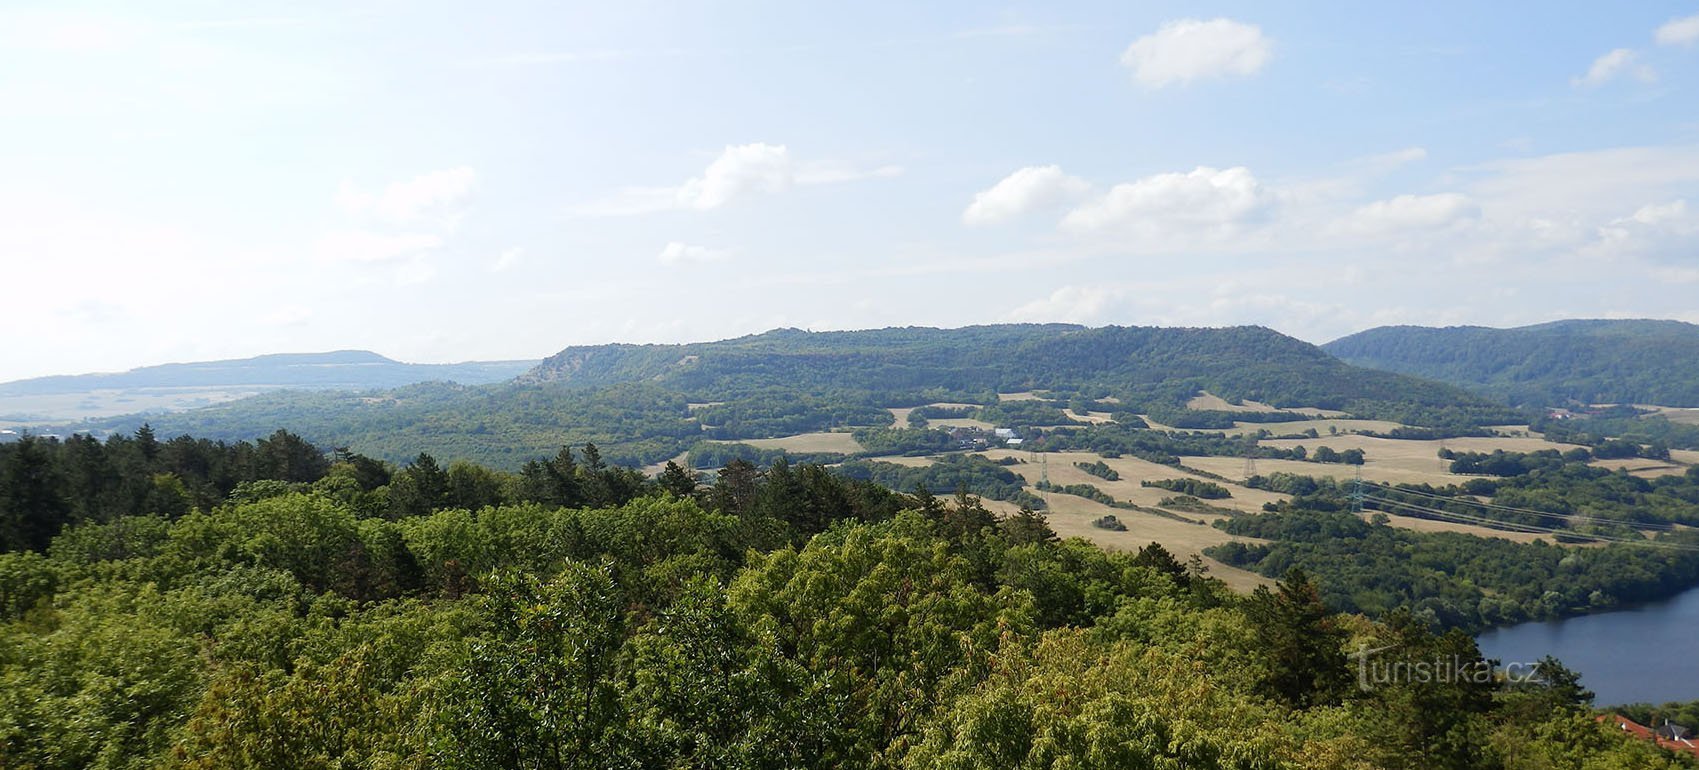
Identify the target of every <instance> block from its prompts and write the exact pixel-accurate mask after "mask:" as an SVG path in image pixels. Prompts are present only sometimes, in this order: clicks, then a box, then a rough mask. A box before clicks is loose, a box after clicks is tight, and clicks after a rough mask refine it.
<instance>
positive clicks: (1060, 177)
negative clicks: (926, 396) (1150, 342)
mask: <svg viewBox="0 0 1699 770" xmlns="http://www.w3.org/2000/svg"><path fill="white" fill-rule="evenodd" d="M0 308H3V309H4V310H5V311H6V313H5V317H6V322H5V323H4V324H0V380H10V379H16V378H22V377H30V376H38V375H46V374H60V373H79V372H89V371H113V370H121V369H126V368H130V367H133V366H139V365H146V364H156V363H164V362H169V361H192V360H206V359H214V358H228V357H240V356H249V355H256V354H261V353H272V352H305V351H319V350H334V349H354V348H358V349H370V350H375V351H378V352H380V353H383V354H385V355H389V356H391V357H394V358H397V359H401V360H407V361H417V362H447V361H463V360H479V359H512V358H533V357H542V356H545V355H548V354H550V353H553V352H555V351H556V350H559V349H560V348H562V347H564V346H567V345H573V344H594V343H603V342H615V341H621V342H681V341H692V340H709V339H719V338H725V337H731V336H737V335H742V334H749V333H756V332H760V331H764V330H767V329H772V328H777V327H798V328H807V329H813V330H830V329H855V328H872V327H883V326H906V325H927V326H960V325H966V324H978V323H1000V322H1014V321H1069V322H1077V323H1086V324H1092V325H1101V324H1139V325H1185V326H1222V325H1232V324H1260V325H1265V326H1269V327H1272V328H1274V329H1277V330H1279V331H1282V332H1285V333H1287V334H1291V335H1294V336H1297V337H1300V338H1302V339H1305V340H1309V341H1312V342H1318V343H1319V342H1324V341H1327V340H1329V339H1333V338H1335V337H1338V336H1342V335H1344V334H1348V333H1351V332H1354V331H1358V330H1361V329H1364V328H1369V327H1373V326H1379V325H1384V324H1394V323H1409V324H1423V325H1454V324H1485V325H1493V326H1508V325H1519V324H1526V323H1536V322H1541V321H1548V320H1553V319H1557V318H1566V317H1658V318H1678V319H1683V320H1688V321H1694V322H1699V3H1695V2H1694V1H1693V0H1687V1H1686V2H1685V3H1660V2H1637V3H1617V4H1600V3H1580V2H1575V3H1560V2H1539V3H1532V2H1530V3H1446V2H1436V3H1422V4H1363V3H1356V2H1339V3H1321V2H1311V3H1301V4H1300V3H1272V2H1246V3H1231V2H1229V3H1195V2H1194V3H1160V2H1149V3H1144V2H1126V1H1125V0H1121V1H1120V2H1106V3H1031V4H1021V3H1014V4H991V5H985V4H974V3H952V2H939V3H908V2H902V3H895V2H884V1H882V0H869V1H867V2H858V3H835V4H826V3H795V2H718V1H714V0H701V1H696V0H689V1H685V2H676V3H652V2H644V1H643V0H626V1H624V2H619V3H594V4H591V3H578V2H545V3H507V2H484V3H476V4H472V3H463V2H440V3H436V2H389V1H380V2H373V1H371V0H339V1H338V2H326V3H314V2H288V3H275V4H267V3H262V2H251V1H244V2H240V3H236V2H229V3H224V2H210V1H209V2H175V1H174V0H158V1H155V2H148V3H134V2H111V3H77V2H52V3H43V4H39V5H31V4H28V3H21V4H20V3H18V2H13V1H12V0H4V1H3V2H0Z"/></svg>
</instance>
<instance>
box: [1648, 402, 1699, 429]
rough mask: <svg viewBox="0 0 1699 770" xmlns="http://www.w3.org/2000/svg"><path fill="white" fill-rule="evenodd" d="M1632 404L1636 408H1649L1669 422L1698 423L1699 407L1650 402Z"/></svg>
mask: <svg viewBox="0 0 1699 770" xmlns="http://www.w3.org/2000/svg"><path fill="white" fill-rule="evenodd" d="M1634 406H1635V408H1638V409H1649V410H1651V411H1652V412H1654V413H1656V414H1658V415H1661V416H1662V417H1664V418H1665V419H1667V420H1669V421H1670V422H1679V423H1682V424H1685V425H1699V409H1696V408H1693V407H1680V406H1655V405H1652V404H1635V405H1634Z"/></svg>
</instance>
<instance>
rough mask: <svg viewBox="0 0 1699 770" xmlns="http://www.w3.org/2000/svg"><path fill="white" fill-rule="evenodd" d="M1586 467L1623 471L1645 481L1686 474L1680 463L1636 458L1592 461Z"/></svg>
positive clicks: (1684, 467)
mask: <svg viewBox="0 0 1699 770" xmlns="http://www.w3.org/2000/svg"><path fill="white" fill-rule="evenodd" d="M1588 465H1591V466H1593V467H1595V468H1606V469H1609V470H1613V471H1615V470H1625V471H1628V473H1629V475H1631V476H1639V477H1641V478H1645V479H1655V478H1657V477H1659V476H1679V475H1681V474H1683V473H1686V472H1687V466H1685V465H1682V464H1680V463H1672V462H1664V461H1663V460H1646V459H1642V458H1638V457H1634V458H1627V459H1622V460H1594V461H1592V462H1591V463H1588Z"/></svg>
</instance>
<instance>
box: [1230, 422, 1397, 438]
mask: <svg viewBox="0 0 1699 770" xmlns="http://www.w3.org/2000/svg"><path fill="white" fill-rule="evenodd" d="M1234 425H1235V427H1234V428H1233V429H1232V430H1226V431H1220V432H1222V433H1226V434H1227V435H1229V436H1242V435H1244V434H1246V433H1255V432H1257V431H1259V430H1267V431H1268V432H1269V433H1273V434H1275V435H1281V436H1284V435H1289V434H1292V433H1303V432H1304V431H1307V430H1310V429H1311V428H1314V429H1315V431H1316V433H1319V434H1321V435H1322V436H1323V437H1326V436H1330V435H1334V433H1333V432H1334V431H1338V432H1339V433H1362V432H1364V431H1374V432H1376V433H1385V432H1387V431H1389V430H1392V429H1393V428H1401V427H1404V426H1403V424H1402V423H1396V422H1392V421H1390V420H1350V419H1341V418H1323V419H1317V420H1296V421H1293V422H1239V423H1234Z"/></svg>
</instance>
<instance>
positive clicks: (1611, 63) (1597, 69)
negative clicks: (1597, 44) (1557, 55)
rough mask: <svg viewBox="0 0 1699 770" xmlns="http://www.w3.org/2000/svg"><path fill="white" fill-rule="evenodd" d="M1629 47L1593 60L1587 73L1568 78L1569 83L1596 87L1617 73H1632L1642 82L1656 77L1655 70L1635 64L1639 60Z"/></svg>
mask: <svg viewBox="0 0 1699 770" xmlns="http://www.w3.org/2000/svg"><path fill="white" fill-rule="evenodd" d="M1639 58H1640V57H1639V54H1636V53H1635V52H1634V50H1633V49H1630V48H1618V49H1616V50H1614V51H1611V52H1609V53H1606V54H1604V55H1603V56H1600V57H1599V58H1597V59H1594V60H1593V66H1591V67H1588V68H1587V74H1585V75H1581V76H1579V77H1574V78H1570V79H1569V84H1570V85H1573V86H1576V87H1577V88H1596V87H1598V86H1602V85H1604V84H1606V83H1609V82H1610V81H1612V80H1615V79H1616V78H1617V77H1618V76H1619V75H1623V74H1633V76H1634V78H1635V79H1637V80H1640V81H1642V82H1650V81H1653V80H1657V79H1658V72H1657V70H1654V69H1652V68H1651V67H1650V66H1647V65H1644V64H1636V62H1637V61H1638V60H1639Z"/></svg>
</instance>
